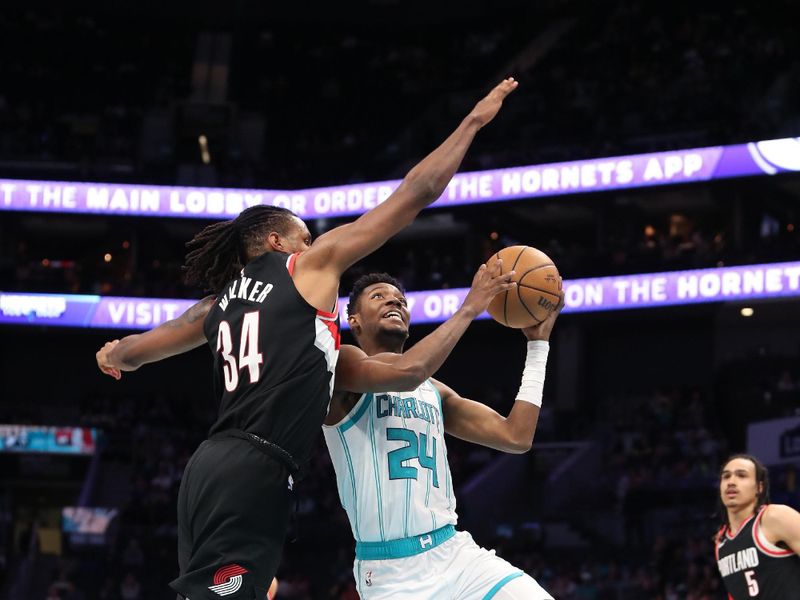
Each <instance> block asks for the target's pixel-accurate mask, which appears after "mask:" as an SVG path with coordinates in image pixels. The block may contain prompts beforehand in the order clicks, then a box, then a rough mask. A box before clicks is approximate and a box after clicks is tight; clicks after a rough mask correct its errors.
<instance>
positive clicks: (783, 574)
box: [716, 506, 800, 600]
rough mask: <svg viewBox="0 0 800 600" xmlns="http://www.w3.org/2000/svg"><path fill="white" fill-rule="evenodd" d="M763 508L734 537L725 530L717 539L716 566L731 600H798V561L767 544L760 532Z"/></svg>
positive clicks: (781, 549) (788, 552) (786, 550)
mask: <svg viewBox="0 0 800 600" xmlns="http://www.w3.org/2000/svg"><path fill="white" fill-rule="evenodd" d="M766 508H767V507H766V506H764V507H762V508H761V510H760V511H758V513H757V514H755V515H753V516H751V517H750V518H749V519H747V521H745V522H744V523H742V526H741V527H740V528H739V531H737V532H736V535H733V534H731V532H730V530H729V529H728V528H727V527H725V528H723V529H722V530H721V531H720V532H719V535H718V536H717V543H716V554H717V566H718V567H719V572H720V574H721V575H722V580H723V581H724V582H725V587H726V588H727V590H728V594H730V597H731V598H733V600H745V599H747V598H760V599H761V600H800V558H799V557H798V556H797V554H795V553H794V552H792V551H791V550H789V549H788V548H781V547H779V546H776V545H774V544H771V543H770V542H769V541H768V540H767V539H765V538H764V535H763V534H762V533H761V531H760V523H761V516H762V515H763V514H764V510H765V509H766Z"/></svg>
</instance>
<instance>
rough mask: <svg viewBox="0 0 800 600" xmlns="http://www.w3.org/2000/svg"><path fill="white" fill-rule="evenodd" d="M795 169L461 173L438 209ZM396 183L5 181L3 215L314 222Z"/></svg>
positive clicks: (772, 159)
mask: <svg viewBox="0 0 800 600" xmlns="http://www.w3.org/2000/svg"><path fill="white" fill-rule="evenodd" d="M791 171H800V138H784V139H779V140H767V141H762V142H752V143H749V144H737V145H733V146H716V147H711V148H695V149H691V150H676V151H674V152H657V153H652V154H638V155H632V156H618V157H612V158H599V159H593V160H580V161H573V162H565V163H553V164H546V165H532V166H524V167H514V168H511V169H497V170H493V171H475V172H471V173H460V174H458V175H456V176H455V177H454V178H453V180H452V181H451V182H450V185H448V187H447V189H446V190H445V192H444V193H443V194H442V196H441V197H440V198H439V200H437V201H436V203H435V204H434V206H458V205H462V204H474V203H481V202H498V201H501V200H514V199H522V198H536V197H540V196H553V195H559V194H576V193H585V192H596V191H603V190H613V189H623V188H637V187H645V186H651V185H671V184H676V183H686V182H692V181H707V180H711V179H725V178H729V177H741V176H747V175H765V174H766V175H775V174H777V173H784V172H791ZM399 183H400V182H399V181H379V182H372V183H362V184H355V185H344V186H334V187H324V188H313V189H304V190H293V191H291V190H241V189H230V188H191V187H169V186H155V185H114V184H106V183H70V182H52V181H50V182H48V181H23V180H13V179H0V210H23V211H40V212H59V213H97V214H106V215H135V216H151V217H157V216H158V217H184V218H187V217H193V218H202V219H218V218H226V217H234V216H236V215H237V214H239V213H240V212H241V211H242V210H243V209H245V208H247V207H248V206H253V205H255V204H274V205H278V206H283V207H286V208H289V209H291V210H293V211H294V212H295V213H297V215H299V216H300V217H302V218H305V219H314V218H320V217H340V216H347V215H357V214H361V213H363V212H365V211H367V210H369V209H371V208H374V207H375V206H377V205H378V204H380V203H381V202H383V201H384V200H386V198H387V197H388V196H389V194H391V193H392V191H393V190H394V189H395V188H396V187H397V185H398V184H399Z"/></svg>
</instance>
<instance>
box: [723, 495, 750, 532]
mask: <svg viewBox="0 0 800 600" xmlns="http://www.w3.org/2000/svg"><path fill="white" fill-rule="evenodd" d="M755 512H756V503H755V501H753V502H751V503H750V504H745V505H744V506H742V507H737V508H729V509H728V523H730V524H731V533H732V534H734V535H735V534H737V533H739V529H740V528H741V526H742V523H744V522H745V521H746V520H747V519H749V518H750V517H752V516H753V514H754V513H755Z"/></svg>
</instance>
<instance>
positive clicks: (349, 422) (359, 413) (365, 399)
mask: <svg viewBox="0 0 800 600" xmlns="http://www.w3.org/2000/svg"><path fill="white" fill-rule="evenodd" d="M373 399H374V396H373V394H372V393H369V394H364V396H362V398H361V406H359V407H358V410H356V412H354V413H352V414H351V415H350V416H349V417H347V419H346V420H345V422H344V423H342V424H341V425H339V426H338V427H339V431H342V432H345V431H347V430H348V429H350V428H351V427H352V426H353V425H355V424H356V423H358V420H359V419H360V418H361V417H363V416H364V413H365V412H366V411H367V409H368V408H369V407H370V406H371V405H372V400H373Z"/></svg>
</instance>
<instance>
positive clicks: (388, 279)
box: [347, 273, 406, 315]
mask: <svg viewBox="0 0 800 600" xmlns="http://www.w3.org/2000/svg"><path fill="white" fill-rule="evenodd" d="M376 283H388V284H389V285H393V286H394V287H396V288H397V289H398V290H400V291H401V292H402V293H403V294H405V293H406V290H405V288H404V287H403V284H402V283H400V282H399V281H398V280H397V279H395V278H394V277H392V276H391V275H389V274H388V273H369V274H367V275H362V276H361V277H359V278H358V279H357V280H356V282H355V283H354V284H353V289H352V290H350V300H349V301H348V302H347V314H348V315H354V314H356V313H357V312H358V303H359V300H361V294H363V293H364V290H365V289H367V288H368V287H369V286H371V285H375V284H376Z"/></svg>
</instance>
